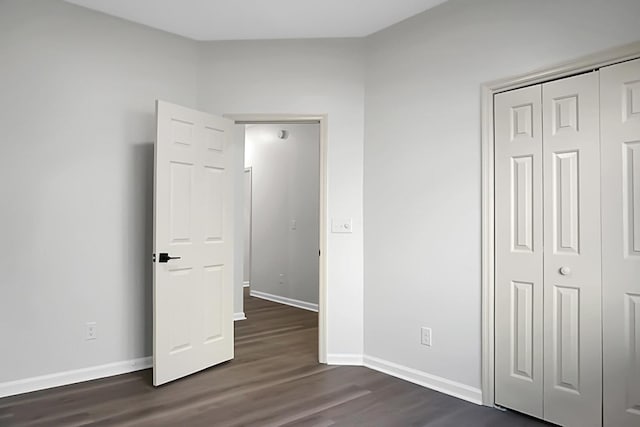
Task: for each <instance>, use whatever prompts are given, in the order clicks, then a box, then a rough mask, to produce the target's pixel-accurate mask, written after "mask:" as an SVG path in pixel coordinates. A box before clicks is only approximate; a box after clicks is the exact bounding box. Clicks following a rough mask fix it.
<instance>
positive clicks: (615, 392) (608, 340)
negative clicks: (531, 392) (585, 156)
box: [600, 60, 640, 427]
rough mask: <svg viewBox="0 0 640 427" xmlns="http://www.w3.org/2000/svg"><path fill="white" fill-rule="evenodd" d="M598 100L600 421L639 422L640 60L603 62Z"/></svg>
mask: <svg viewBox="0 0 640 427" xmlns="http://www.w3.org/2000/svg"><path fill="white" fill-rule="evenodd" d="M600 73H601V82H600V88H601V89H600V90H601V105H602V110H601V111H602V114H601V117H602V278H603V340H604V421H605V425H606V426H616V427H631V426H634V427H637V426H640V60H635V61H631V62H627V63H623V64H618V65H614V66H611V67H606V68H603V69H602V70H600Z"/></svg>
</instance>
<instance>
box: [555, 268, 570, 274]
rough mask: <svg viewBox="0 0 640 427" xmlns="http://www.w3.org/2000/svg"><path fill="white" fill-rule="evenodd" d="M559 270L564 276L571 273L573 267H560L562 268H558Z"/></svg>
mask: <svg viewBox="0 0 640 427" xmlns="http://www.w3.org/2000/svg"><path fill="white" fill-rule="evenodd" d="M558 271H559V272H560V274H562V275H563V276H568V275H569V274H571V269H570V268H569V267H560V270H558Z"/></svg>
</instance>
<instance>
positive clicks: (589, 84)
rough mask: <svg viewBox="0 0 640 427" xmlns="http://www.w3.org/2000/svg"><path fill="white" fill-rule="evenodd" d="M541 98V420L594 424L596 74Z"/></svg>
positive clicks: (597, 406) (597, 403)
mask: <svg viewBox="0 0 640 427" xmlns="http://www.w3.org/2000/svg"><path fill="white" fill-rule="evenodd" d="M542 91H543V95H542V99H543V107H542V109H543V140H544V147H543V152H544V153H543V169H544V178H543V181H544V371H545V373H544V393H543V394H544V405H543V406H544V419H545V420H548V421H551V422H554V423H557V424H561V425H566V426H580V427H587V426H599V425H600V424H601V406H602V405H601V404H602V391H601V387H602V357H601V353H602V343H601V307H600V304H601V271H600V270H601V269H600V263H601V258H600V257H601V253H600V252H601V248H600V144H599V141H600V136H599V92H598V73H597V72H594V73H589V74H584V75H580V76H576V77H570V78H566V79H562V80H558V81H554V82H550V83H546V84H544V85H543V88H542Z"/></svg>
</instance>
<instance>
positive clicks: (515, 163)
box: [494, 85, 543, 418]
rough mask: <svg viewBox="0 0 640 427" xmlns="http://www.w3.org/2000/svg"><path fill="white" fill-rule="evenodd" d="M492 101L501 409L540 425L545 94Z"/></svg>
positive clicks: (522, 93)
mask: <svg viewBox="0 0 640 427" xmlns="http://www.w3.org/2000/svg"><path fill="white" fill-rule="evenodd" d="M494 101H495V102H494V105H495V110H494V117H495V129H494V132H495V150H494V151H495V256H496V257H495V260H496V270H495V273H496V282H495V307H496V310H495V401H496V404H498V405H501V406H504V407H507V408H511V409H515V410H517V411H520V412H524V413H526V414H529V415H533V416H535V417H539V418H542V417H543V410H542V402H543V394H542V391H543V390H542V389H543V369H542V356H543V354H542V353H543V351H542V318H543V311H542V299H543V298H542V292H543V289H542V285H543V270H542V262H543V254H542V250H543V248H542V116H541V103H542V88H541V86H540V85H537V86H532V87H528V88H524V89H519V90H514V91H510V92H505V93H501V94H497V95H495V99H494Z"/></svg>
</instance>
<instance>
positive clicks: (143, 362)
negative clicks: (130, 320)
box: [0, 357, 152, 398]
mask: <svg viewBox="0 0 640 427" xmlns="http://www.w3.org/2000/svg"><path fill="white" fill-rule="evenodd" d="M151 366H152V358H151V357H142V358H140V359H132V360H124V361H122V362H115V363H108V364H106V365H99V366H92V367H89V368H83V369H75V370H73V371H66V372H58V373H55V374H49V375H42V376H39V377H32V378H25V379H22V380H17V381H9V382H5V383H0V398H1V397H6V396H14V395H16V394H22V393H28V392H31V391H37V390H44V389H47V388H52V387H60V386H63V385H68V384H75V383H81V382H84V381H90V380H97V379H99V378H105V377H111V376H113V375H120V374H127V373H129V372H135V371H140V370H142V369H147V368H150V367H151Z"/></svg>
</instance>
